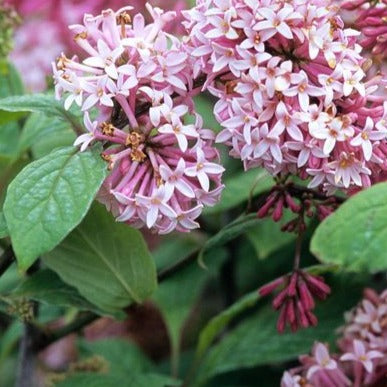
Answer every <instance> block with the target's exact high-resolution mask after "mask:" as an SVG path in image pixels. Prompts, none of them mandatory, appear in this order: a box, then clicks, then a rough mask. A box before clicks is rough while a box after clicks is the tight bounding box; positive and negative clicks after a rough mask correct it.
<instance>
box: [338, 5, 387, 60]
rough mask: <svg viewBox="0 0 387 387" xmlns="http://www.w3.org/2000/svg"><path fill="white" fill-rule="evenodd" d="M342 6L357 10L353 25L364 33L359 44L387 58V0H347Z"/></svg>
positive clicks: (382, 57) (346, 8)
mask: <svg viewBox="0 0 387 387" xmlns="http://www.w3.org/2000/svg"><path fill="white" fill-rule="evenodd" d="M341 8H342V9H345V10H348V11H356V19H355V20H354V21H353V25H355V26H356V28H358V29H360V31H361V33H362V35H363V36H362V38H361V39H360V40H359V44H361V46H362V47H364V48H366V49H368V50H370V51H372V54H373V55H376V56H381V58H380V59H387V0H376V1H375V0H374V1H369V0H355V1H354V0H346V1H344V2H342V4H341Z"/></svg>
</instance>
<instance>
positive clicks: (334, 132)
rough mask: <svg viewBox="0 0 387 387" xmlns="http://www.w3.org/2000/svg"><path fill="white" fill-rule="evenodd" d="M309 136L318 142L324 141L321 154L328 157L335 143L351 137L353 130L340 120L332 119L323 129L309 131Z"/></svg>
mask: <svg viewBox="0 0 387 387" xmlns="http://www.w3.org/2000/svg"><path fill="white" fill-rule="evenodd" d="M310 133H311V135H312V136H314V137H315V138H318V139H320V140H325V142H324V147H323V152H324V154H326V155H329V154H330V153H331V152H332V150H333V148H334V147H335V145H336V141H345V140H346V139H347V138H348V137H352V136H353V133H354V129H353V128H352V127H351V126H350V125H345V124H344V122H343V120H342V119H341V118H339V117H338V118H334V119H333V120H332V121H331V122H329V123H328V124H327V125H324V126H323V127H320V128H317V129H314V130H311V131H310Z"/></svg>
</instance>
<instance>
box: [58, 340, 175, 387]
mask: <svg viewBox="0 0 387 387" xmlns="http://www.w3.org/2000/svg"><path fill="white" fill-rule="evenodd" d="M79 351H80V354H81V357H82V358H84V359H88V358H91V357H93V356H96V355H97V356H100V357H101V358H102V361H103V362H106V368H107V369H106V370H105V371H104V372H103V373H90V372H89V373H77V374H74V375H70V376H68V377H66V379H65V380H64V381H63V382H60V383H58V384H56V386H61V387H63V386H65V387H66V386H69V387H70V386H71V387H83V386H85V387H89V386H92V387H98V386H101V387H109V386H112V387H117V386H136V387H163V386H168V387H172V386H177V385H180V383H179V382H178V381H176V380H174V379H172V378H170V377H168V376H165V375H161V374H158V373H156V372H155V370H154V365H153V364H152V362H151V361H150V360H149V359H148V358H147V357H146V356H145V355H144V354H143V353H142V352H141V351H140V350H139V349H138V348H137V347H136V346H135V345H134V344H133V343H130V342H128V341H126V340H125V339H122V338H121V339H118V338H117V339H103V340H97V341H93V342H87V341H81V342H80V343H79Z"/></svg>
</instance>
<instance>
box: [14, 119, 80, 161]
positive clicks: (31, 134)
mask: <svg viewBox="0 0 387 387" xmlns="http://www.w3.org/2000/svg"><path fill="white" fill-rule="evenodd" d="M75 137H76V136H75V134H74V131H73V130H72V128H71V125H70V124H69V123H68V122H66V121H63V120H60V119H58V118H54V117H49V116H46V115H45V114H43V113H33V114H31V115H30V116H29V117H28V119H27V121H26V123H25V125H24V127H23V131H22V134H21V136H20V142H19V151H20V152H25V151H26V150H27V149H29V148H32V151H33V153H34V156H35V157H37V158H40V157H43V156H45V155H46V154H47V153H49V152H50V151H51V150H52V149H54V148H58V147H61V146H68V145H71V144H72V143H73V142H74V140H75Z"/></svg>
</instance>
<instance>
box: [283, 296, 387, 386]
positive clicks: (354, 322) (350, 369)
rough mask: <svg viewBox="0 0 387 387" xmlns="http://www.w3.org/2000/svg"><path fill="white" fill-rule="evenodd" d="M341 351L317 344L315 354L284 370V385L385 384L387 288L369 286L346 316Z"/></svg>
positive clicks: (339, 345) (339, 344) (313, 351)
mask: <svg viewBox="0 0 387 387" xmlns="http://www.w3.org/2000/svg"><path fill="white" fill-rule="evenodd" d="M342 333H343V334H342V337H341V338H340V340H339V341H338V347H339V349H340V353H337V354H332V355H330V354H329V351H328V347H327V346H326V345H325V344H323V343H316V344H315V345H314V347H313V350H312V356H306V355H304V356H301V357H300V362H301V365H300V366H299V367H296V368H294V369H292V370H290V371H287V372H285V373H284V375H283V377H282V381H281V387H301V386H309V385H311V386H315V387H336V386H355V387H360V386H382V385H385V381H386V379H385V378H386V374H387V290H385V291H384V292H383V293H382V294H380V295H378V294H377V293H375V292H374V291H373V290H371V289H366V291H365V298H364V299H363V300H362V302H361V303H360V304H359V305H358V307H357V308H355V309H354V310H353V311H351V312H350V313H349V314H348V315H347V316H346V325H345V327H344V328H343V330H342Z"/></svg>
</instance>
